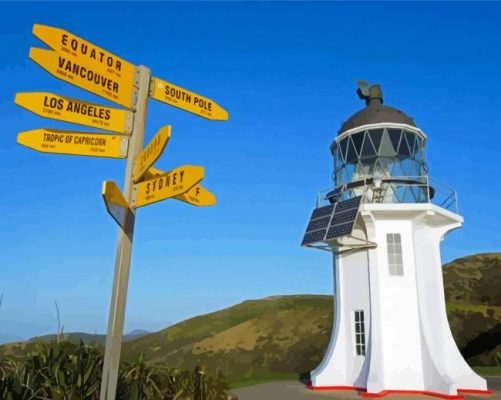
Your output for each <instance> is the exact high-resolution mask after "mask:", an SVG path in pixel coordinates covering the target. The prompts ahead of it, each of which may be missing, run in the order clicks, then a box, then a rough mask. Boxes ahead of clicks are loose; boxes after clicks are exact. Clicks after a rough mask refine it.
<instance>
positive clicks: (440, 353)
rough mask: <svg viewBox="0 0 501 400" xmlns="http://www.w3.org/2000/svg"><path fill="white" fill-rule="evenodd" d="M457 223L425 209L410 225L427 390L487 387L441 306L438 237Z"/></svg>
mask: <svg viewBox="0 0 501 400" xmlns="http://www.w3.org/2000/svg"><path fill="white" fill-rule="evenodd" d="M460 225H461V223H460V222H458V221H452V222H451V221H450V220H449V221H447V220H446V221H444V220H443V219H441V218H440V216H438V215H436V214H435V213H428V214H426V218H420V219H417V220H416V222H415V228H414V229H415V230H414V238H415V240H414V246H415V252H416V261H417V264H418V265H419V269H418V271H417V285H418V286H417V287H418V296H419V304H420V310H419V314H420V318H421V336H422V341H423V373H424V379H425V386H426V388H427V390H429V391H436V392H442V393H450V394H455V393H456V390H457V389H470V390H471V389H474V390H486V389H487V385H486V381H485V379H483V378H481V377H480V376H478V375H477V374H476V373H475V372H474V371H473V370H472V369H471V368H470V367H469V366H468V364H467V363H466V361H465V360H464V359H463V357H462V355H461V353H460V352H459V349H458V348H457V345H456V343H455V341H454V338H453V336H452V332H451V330H450V327H449V322H448V320H447V313H446V309H445V296H444V289H443V275H442V266H441V258H440V241H441V239H442V237H443V236H444V235H445V234H446V233H447V232H448V231H450V230H452V229H454V228H457V227H459V226H460Z"/></svg>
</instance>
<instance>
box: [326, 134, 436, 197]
mask: <svg viewBox="0 0 501 400" xmlns="http://www.w3.org/2000/svg"><path fill="white" fill-rule="evenodd" d="M332 154H333V156H334V174H333V179H334V186H335V187H339V186H341V185H345V184H347V183H349V182H353V181H358V180H362V179H367V178H376V179H378V178H379V179H383V180H384V181H383V183H382V185H381V186H380V187H379V188H378V189H377V193H372V192H371V193H370V194H371V195H370V196H366V201H370V202H381V203H424V202H428V201H429V194H428V185H427V176H426V174H427V167H426V162H425V159H424V140H423V137H422V135H421V134H419V133H418V132H416V131H413V130H411V129H409V128H404V127H402V128H395V127H387V128H372V129H361V130H359V131H353V132H352V133H350V134H349V135H346V136H344V137H343V138H342V139H341V140H339V141H337V140H336V141H335V142H334V144H333V146H332ZM388 179H390V180H388ZM359 194H361V193H357V195H359Z"/></svg>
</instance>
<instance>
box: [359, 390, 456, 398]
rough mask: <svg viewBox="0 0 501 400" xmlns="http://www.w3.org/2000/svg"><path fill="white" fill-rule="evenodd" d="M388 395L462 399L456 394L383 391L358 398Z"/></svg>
mask: <svg viewBox="0 0 501 400" xmlns="http://www.w3.org/2000/svg"><path fill="white" fill-rule="evenodd" d="M389 394H424V395H426V396H433V397H438V398H441V399H450V400H453V399H457V400H461V399H464V397H463V396H461V395H457V394H453V395H451V394H445V393H435V392H427V391H423V390H383V391H381V392H379V393H362V394H360V396H362V397H373V398H379V397H384V396H387V395H389Z"/></svg>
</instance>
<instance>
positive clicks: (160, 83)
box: [150, 77, 228, 121]
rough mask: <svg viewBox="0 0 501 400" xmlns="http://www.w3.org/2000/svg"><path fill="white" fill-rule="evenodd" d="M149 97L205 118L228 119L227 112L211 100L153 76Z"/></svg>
mask: <svg viewBox="0 0 501 400" xmlns="http://www.w3.org/2000/svg"><path fill="white" fill-rule="evenodd" d="M150 97H151V98H152V99H155V100H158V101H161V102H163V103H166V104H169V105H171V106H174V107H177V108H180V109H182V110H185V111H188V112H191V113H193V114H196V115H199V116H201V117H204V118H207V119H212V120H219V121H226V120H227V119H228V112H227V111H226V110H224V109H223V108H222V107H221V106H219V105H218V104H216V103H215V102H214V101H213V100H211V99H208V98H207V97H203V96H200V95H199V94H196V93H193V92H190V91H189V90H186V89H183V88H182V87H180V86H177V85H174V84H172V83H169V82H167V81H164V80H161V79H158V78H155V77H153V78H151V86H150Z"/></svg>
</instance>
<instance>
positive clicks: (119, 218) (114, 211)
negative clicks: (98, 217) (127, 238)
mask: <svg viewBox="0 0 501 400" xmlns="http://www.w3.org/2000/svg"><path fill="white" fill-rule="evenodd" d="M102 196H103V200H104V204H105V205H106V210H107V211H108V214H110V215H111V217H112V218H113V219H114V220H115V221H116V222H117V224H118V225H120V227H121V228H122V229H123V230H124V231H125V232H127V224H129V227H128V228H129V230H130V228H131V227H130V224H133V223H134V214H133V213H132V211H131V209H130V208H129V205H128V204H127V201H126V200H125V198H124V196H123V194H122V192H121V191H120V189H119V188H118V186H117V185H116V183H115V182H113V181H104V182H103V189H102Z"/></svg>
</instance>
